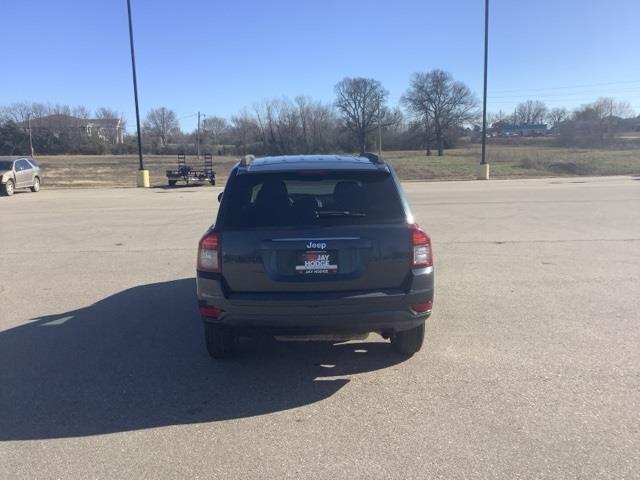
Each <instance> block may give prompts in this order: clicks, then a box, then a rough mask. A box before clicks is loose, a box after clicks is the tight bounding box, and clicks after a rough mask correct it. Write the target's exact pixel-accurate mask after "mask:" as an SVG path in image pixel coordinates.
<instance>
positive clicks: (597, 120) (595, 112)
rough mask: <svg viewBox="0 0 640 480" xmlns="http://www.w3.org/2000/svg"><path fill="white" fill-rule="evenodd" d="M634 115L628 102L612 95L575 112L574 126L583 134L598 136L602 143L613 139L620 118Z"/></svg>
mask: <svg viewBox="0 0 640 480" xmlns="http://www.w3.org/2000/svg"><path fill="white" fill-rule="evenodd" d="M631 115H632V109H631V106H630V105H629V103H628V102H625V101H621V102H618V101H616V100H615V99H613V98H611V97H600V98H598V99H597V100H596V101H595V102H593V103H589V104H587V105H583V106H582V107H580V108H579V109H577V110H575V111H574V112H573V120H574V128H576V129H577V130H578V132H577V133H578V134H580V135H581V136H583V137H585V136H587V137H588V136H591V137H596V136H597V137H598V139H599V141H600V143H601V144H604V143H605V142H606V141H608V140H611V139H613V137H614V136H615V133H616V131H617V130H618V126H619V122H620V119H622V118H626V117H629V116H631Z"/></svg>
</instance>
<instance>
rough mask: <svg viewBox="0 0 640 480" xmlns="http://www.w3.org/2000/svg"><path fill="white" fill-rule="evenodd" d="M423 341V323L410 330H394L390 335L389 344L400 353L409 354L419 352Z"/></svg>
mask: <svg viewBox="0 0 640 480" xmlns="http://www.w3.org/2000/svg"><path fill="white" fill-rule="evenodd" d="M423 343H424V323H422V324H421V325H420V326H418V327H415V328H412V329H411V330H403V331H401V332H396V333H394V334H393V336H392V337H391V346H392V347H393V349H394V350H395V351H396V352H398V353H400V354H402V355H408V356H411V355H413V354H414V353H416V352H419V351H420V349H421V348H422V344H423Z"/></svg>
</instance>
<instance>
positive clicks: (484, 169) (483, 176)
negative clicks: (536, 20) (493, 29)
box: [478, 0, 489, 180]
mask: <svg viewBox="0 0 640 480" xmlns="http://www.w3.org/2000/svg"><path fill="white" fill-rule="evenodd" d="M488 59H489V0H484V89H483V93H482V158H481V159H480V167H479V169H478V179H479V180H489V164H488V163H487V158H486V151H487V65H488Z"/></svg>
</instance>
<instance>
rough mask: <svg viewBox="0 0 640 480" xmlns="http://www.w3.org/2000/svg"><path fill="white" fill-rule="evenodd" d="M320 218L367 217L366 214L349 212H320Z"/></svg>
mask: <svg viewBox="0 0 640 480" xmlns="http://www.w3.org/2000/svg"><path fill="white" fill-rule="evenodd" d="M318 216H319V217H366V216H367V215H366V214H365V213H361V212H349V211H347V210H320V211H319V212H318Z"/></svg>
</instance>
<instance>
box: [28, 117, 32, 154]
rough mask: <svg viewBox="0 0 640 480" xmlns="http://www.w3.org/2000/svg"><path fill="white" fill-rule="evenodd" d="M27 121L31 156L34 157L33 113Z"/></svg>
mask: <svg viewBox="0 0 640 480" xmlns="http://www.w3.org/2000/svg"><path fill="white" fill-rule="evenodd" d="M27 123H28V125H29V148H30V150H31V158H33V136H32V135H31V114H29V115H28V116H27Z"/></svg>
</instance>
